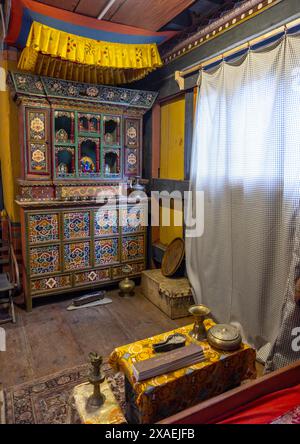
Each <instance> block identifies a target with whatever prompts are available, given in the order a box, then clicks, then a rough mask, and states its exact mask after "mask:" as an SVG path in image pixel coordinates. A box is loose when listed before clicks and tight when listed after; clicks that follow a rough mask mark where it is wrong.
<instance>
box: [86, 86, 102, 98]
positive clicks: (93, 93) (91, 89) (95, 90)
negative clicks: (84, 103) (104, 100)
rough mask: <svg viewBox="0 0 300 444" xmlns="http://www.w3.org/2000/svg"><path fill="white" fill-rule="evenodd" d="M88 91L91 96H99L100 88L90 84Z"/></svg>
mask: <svg viewBox="0 0 300 444" xmlns="http://www.w3.org/2000/svg"><path fill="white" fill-rule="evenodd" d="M86 93H87V95H88V96H90V97H97V96H98V94H99V90H98V88H96V87H94V86H90V87H88V88H87V90H86Z"/></svg>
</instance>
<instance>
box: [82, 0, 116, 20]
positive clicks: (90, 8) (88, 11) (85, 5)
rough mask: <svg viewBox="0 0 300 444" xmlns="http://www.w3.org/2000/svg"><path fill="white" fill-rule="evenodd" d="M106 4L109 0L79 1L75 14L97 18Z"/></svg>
mask: <svg viewBox="0 0 300 444" xmlns="http://www.w3.org/2000/svg"><path fill="white" fill-rule="evenodd" d="M108 3H109V0H97V1H95V0H80V2H79V3H78V5H77V8H76V9H75V12H76V13H78V14H83V15H87V16H89V17H94V18H97V17H98V16H99V14H100V13H101V11H103V9H104V8H105V7H106V5H107V4H108Z"/></svg>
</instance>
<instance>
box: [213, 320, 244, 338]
mask: <svg viewBox="0 0 300 444" xmlns="http://www.w3.org/2000/svg"><path fill="white" fill-rule="evenodd" d="M209 333H210V335H211V336H213V337H214V338H216V339H218V340H219V341H230V342H232V341H236V340H239V339H240V334H239V331H238V329H237V328H236V327H234V326H233V325H230V324H217V325H214V326H213V327H211V328H210V329H209Z"/></svg>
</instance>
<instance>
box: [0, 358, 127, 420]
mask: <svg viewBox="0 0 300 444" xmlns="http://www.w3.org/2000/svg"><path fill="white" fill-rule="evenodd" d="M102 369H103V373H104V374H105V376H106V378H107V381H108V383H109V385H110V387H111V389H112V391H113V393H114V395H115V398H116V400H117V401H118V403H119V404H120V406H121V408H122V410H123V411H124V407H125V394H124V377H123V375H121V374H119V373H118V374H117V375H115V374H114V373H113V371H112V369H111V368H110V366H109V365H108V364H104V365H103V367H102ZM88 370H89V366H88V365H87V364H85V365H81V366H79V367H75V368H72V369H68V370H65V371H63V372H60V373H55V374H52V375H50V376H47V377H44V378H40V379H36V380H34V381H31V382H28V383H24V384H20V385H16V386H13V387H10V388H9V389H7V390H5V392H4V396H5V405H6V423H7V424H66V423H67V422H68V417H69V415H68V412H69V400H70V397H71V393H72V389H73V387H75V386H76V385H78V384H81V383H82V382H86V381H87V375H88ZM77 422H80V421H79V418H77V419H76V418H75V423H77Z"/></svg>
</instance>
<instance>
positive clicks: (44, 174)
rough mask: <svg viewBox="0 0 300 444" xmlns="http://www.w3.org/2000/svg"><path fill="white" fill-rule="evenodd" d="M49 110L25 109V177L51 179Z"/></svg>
mask: <svg viewBox="0 0 300 444" xmlns="http://www.w3.org/2000/svg"><path fill="white" fill-rule="evenodd" d="M49 118H50V116H49V110H48V109H47V108H34V107H32V108H31V107H30V108H29V107H25V122H26V127H25V143H24V145H25V153H26V154H25V165H24V167H25V177H26V178H27V179H30V177H34V178H36V179H37V178H38V177H39V176H40V178H41V179H42V180H43V179H48V178H50V177H51V156H50V153H49V151H50V140H49V137H50V132H49V122H50V120H49Z"/></svg>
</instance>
